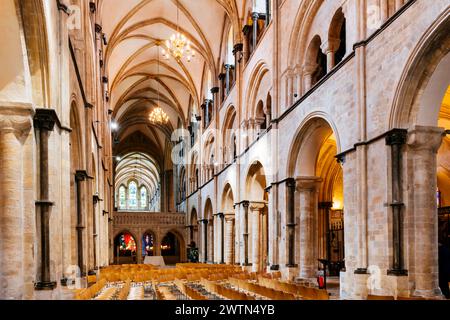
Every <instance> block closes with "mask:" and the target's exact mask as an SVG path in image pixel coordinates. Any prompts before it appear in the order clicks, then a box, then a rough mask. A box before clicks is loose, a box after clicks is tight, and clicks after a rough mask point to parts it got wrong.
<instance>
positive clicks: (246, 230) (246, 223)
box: [242, 201, 250, 266]
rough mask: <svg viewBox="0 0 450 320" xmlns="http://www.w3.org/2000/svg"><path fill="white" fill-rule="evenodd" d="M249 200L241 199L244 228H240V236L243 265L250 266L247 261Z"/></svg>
mask: <svg viewBox="0 0 450 320" xmlns="http://www.w3.org/2000/svg"><path fill="white" fill-rule="evenodd" d="M249 205H250V202H249V201H243V202H242V207H243V208H244V228H243V230H242V236H243V238H244V266H250V264H249V262H248V207H249Z"/></svg>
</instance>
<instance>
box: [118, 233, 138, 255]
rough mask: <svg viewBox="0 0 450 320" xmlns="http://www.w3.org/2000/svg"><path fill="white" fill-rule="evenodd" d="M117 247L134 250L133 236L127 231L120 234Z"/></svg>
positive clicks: (123, 249)
mask: <svg viewBox="0 0 450 320" xmlns="http://www.w3.org/2000/svg"><path fill="white" fill-rule="evenodd" d="M119 248H120V250H122V251H136V241H134V238H133V236H132V235H131V234H129V233H124V234H121V235H120V238H119Z"/></svg>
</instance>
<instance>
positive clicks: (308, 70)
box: [303, 63, 319, 76]
mask: <svg viewBox="0 0 450 320" xmlns="http://www.w3.org/2000/svg"><path fill="white" fill-rule="evenodd" d="M318 66H319V65H318V64H317V63H315V64H305V65H303V75H304V76H307V75H310V74H312V73H313V72H314V71H316V69H317V67H318Z"/></svg>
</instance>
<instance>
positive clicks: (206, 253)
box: [203, 198, 214, 263]
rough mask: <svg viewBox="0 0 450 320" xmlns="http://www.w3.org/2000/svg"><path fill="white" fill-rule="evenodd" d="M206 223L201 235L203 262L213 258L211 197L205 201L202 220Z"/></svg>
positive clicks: (211, 260)
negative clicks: (202, 235)
mask: <svg viewBox="0 0 450 320" xmlns="http://www.w3.org/2000/svg"><path fill="white" fill-rule="evenodd" d="M203 223H204V224H205V225H206V227H205V228H204V237H203V262H205V263H206V262H213V260H214V217H213V207H212V202H211V199H210V198H208V199H207V200H206V203H205V211H204V220H203Z"/></svg>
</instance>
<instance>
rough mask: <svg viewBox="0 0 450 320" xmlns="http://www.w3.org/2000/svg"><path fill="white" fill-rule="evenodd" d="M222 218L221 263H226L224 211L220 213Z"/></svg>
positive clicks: (220, 218)
mask: <svg viewBox="0 0 450 320" xmlns="http://www.w3.org/2000/svg"><path fill="white" fill-rule="evenodd" d="M219 220H220V261H219V262H220V263H221V264H224V263H225V258H224V253H225V234H224V231H225V226H224V224H225V215H224V214H223V213H219Z"/></svg>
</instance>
